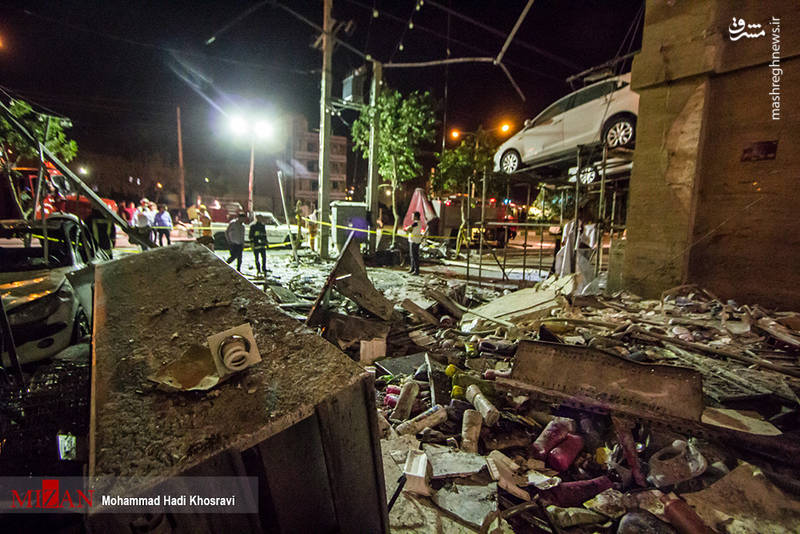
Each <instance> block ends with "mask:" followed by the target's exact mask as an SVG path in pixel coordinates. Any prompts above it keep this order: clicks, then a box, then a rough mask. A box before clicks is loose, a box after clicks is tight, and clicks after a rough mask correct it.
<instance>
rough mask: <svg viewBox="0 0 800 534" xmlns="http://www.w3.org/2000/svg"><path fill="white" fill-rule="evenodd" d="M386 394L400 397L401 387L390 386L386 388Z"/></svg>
mask: <svg viewBox="0 0 800 534" xmlns="http://www.w3.org/2000/svg"><path fill="white" fill-rule="evenodd" d="M386 393H391V394H392V395H399V394H400V386H395V385H393V384H390V385H388V386H386Z"/></svg>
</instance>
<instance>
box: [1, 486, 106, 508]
mask: <svg viewBox="0 0 800 534" xmlns="http://www.w3.org/2000/svg"><path fill="white" fill-rule="evenodd" d="M87 493H88V496H87V495H86V494H87ZM93 498H94V490H88V491H87V492H86V493H84V492H83V491H81V490H75V492H74V493H73V494H70V492H69V491H67V490H64V491H63V492H60V491H59V481H58V480H57V479H45V480H42V489H37V490H28V491H26V492H25V494H24V495H22V496H21V495H20V494H19V493H18V492H17V490H11V507H12V508H83V507H84V506H86V507H87V508H89V507H91V506H92V500H93Z"/></svg>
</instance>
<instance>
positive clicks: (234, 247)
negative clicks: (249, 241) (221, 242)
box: [225, 213, 247, 271]
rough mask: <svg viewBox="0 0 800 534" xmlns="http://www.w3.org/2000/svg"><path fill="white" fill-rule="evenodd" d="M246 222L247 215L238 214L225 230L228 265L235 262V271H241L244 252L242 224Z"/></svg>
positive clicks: (243, 229)
mask: <svg viewBox="0 0 800 534" xmlns="http://www.w3.org/2000/svg"><path fill="white" fill-rule="evenodd" d="M246 222H247V215H246V214H244V213H240V214H239V216H238V217H236V219H234V220H232V221H231V222H230V223H229V224H228V228H227V229H226V230H225V237H226V238H227V239H228V250H230V252H231V256H230V258H228V259H227V262H228V264H230V263H233V260H236V270H237V271H241V270H242V251H244V232H245V228H244V224H245V223H246Z"/></svg>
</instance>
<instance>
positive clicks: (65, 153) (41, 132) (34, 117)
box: [0, 100, 78, 218]
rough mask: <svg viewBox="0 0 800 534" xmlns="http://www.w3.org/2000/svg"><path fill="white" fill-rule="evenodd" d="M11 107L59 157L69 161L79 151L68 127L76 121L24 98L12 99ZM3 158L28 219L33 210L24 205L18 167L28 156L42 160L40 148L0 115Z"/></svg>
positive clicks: (0, 139)
mask: <svg viewBox="0 0 800 534" xmlns="http://www.w3.org/2000/svg"><path fill="white" fill-rule="evenodd" d="M8 108H9V111H10V112H11V115H12V116H13V117H14V118H15V119H17V121H18V122H20V123H21V124H22V125H23V126H24V127H25V128H26V129H27V130H28V132H30V133H31V135H33V136H34V137H35V138H36V139H38V140H39V141H41V142H43V143H44V145H45V146H46V147H47V149H48V150H50V151H51V152H52V153H53V154H55V155H56V157H58V158H59V159H61V160H63V161H65V162H69V161H71V160H72V159H73V158H74V157H75V155H76V154H77V153H78V144H77V143H76V142H75V141H74V140H71V139H68V138H67V134H66V130H67V129H69V128H71V127H72V121H70V120H69V119H67V118H65V117H55V116H52V115H46V114H44V113H38V112H36V111H34V110H33V108H32V107H31V105H30V104H28V103H27V102H25V101H23V100H12V101H11V104H10V105H9V106H8ZM0 158H2V162H3V170H4V171H5V175H6V177H7V179H8V181H9V184H10V186H11V193H12V195H13V196H14V200H15V201H16V203H17V205H18V206H19V209H20V212H21V213H22V214H23V216H25V218H27V214H28V212H29V211H31V210H26V209H24V208H23V206H22V202H21V196H22V195H21V191H18V190H17V187H16V184H15V183H14V175H15V172H16V171H14V167H15V166H16V165H17V164H18V163H19V162H20V161H24V160H26V159H36V160H38V159H39V147H38V146H37V145H36V144H34V143H32V142H31V141H30V139H28V138H27V137H25V136H23V135H22V134H20V133H19V132H18V131H17V130H16V129H15V128H14V127H13V126H12V125H11V124H9V122H8V121H7V120H6V119H5V117H0ZM28 194H29V193H28Z"/></svg>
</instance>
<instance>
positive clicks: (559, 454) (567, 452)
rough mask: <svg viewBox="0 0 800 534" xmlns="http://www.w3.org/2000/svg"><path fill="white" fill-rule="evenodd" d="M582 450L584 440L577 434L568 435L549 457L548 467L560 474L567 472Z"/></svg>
mask: <svg viewBox="0 0 800 534" xmlns="http://www.w3.org/2000/svg"><path fill="white" fill-rule="evenodd" d="M582 449H583V438H582V437H580V436H579V435H577V434H567V437H565V438H564V440H563V441H562V442H561V443H559V444H558V445H556V446H555V448H554V449H553V450H551V451H550V453H549V454H548V455H547V465H548V467H550V468H551V469H555V470H556V471H559V472H561V471H566V470H567V469H569V466H570V465H572V462H573V461H575V458H576V457H577V456H578V454H579V453H580V452H581V450H582Z"/></svg>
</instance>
